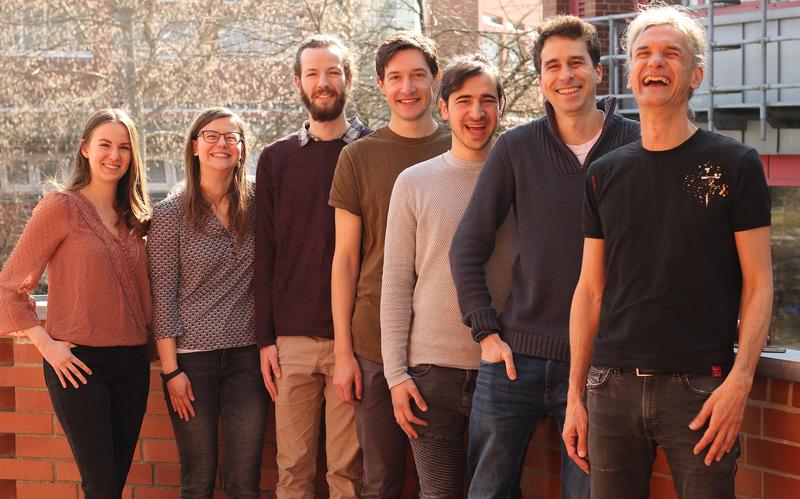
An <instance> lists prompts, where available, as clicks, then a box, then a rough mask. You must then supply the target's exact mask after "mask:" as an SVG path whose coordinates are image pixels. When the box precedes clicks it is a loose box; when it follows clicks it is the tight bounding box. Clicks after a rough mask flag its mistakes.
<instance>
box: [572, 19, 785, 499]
mask: <svg viewBox="0 0 800 499" xmlns="http://www.w3.org/2000/svg"><path fill="white" fill-rule="evenodd" d="M626 42H627V52H628V60H629V80H628V86H629V87H630V88H631V89H632V91H633V93H634V95H635V97H636V100H637V102H638V104H639V109H640V116H641V125H642V128H641V133H642V140H641V141H638V142H633V143H630V144H628V145H626V146H623V147H621V148H619V149H617V150H615V151H613V152H611V153H609V154H607V155H606V156H604V157H602V158H600V159H599V160H597V161H595V162H594V163H592V165H591V167H590V168H589V171H588V174H587V180H586V197H585V211H584V235H585V243H584V256H583V268H582V270H581V277H580V279H579V282H578V286H577V288H576V290H575V296H574V298H573V303H572V313H571V318H570V346H571V350H570V353H571V371H570V387H569V395H568V407H567V420H566V422H565V427H564V432H563V437H564V442H565V444H566V446H567V448H568V452H569V454H570V457H572V459H573V460H574V461H575V462H576V463H578V464H579V465H580V466H581V467H582V468H583V469H584V471H586V472H587V473H588V472H589V470H590V463H591V477H592V478H591V489H592V497H593V498H611V497H614V498H616V497H641V498H647V497H648V495H649V491H648V487H649V479H650V474H651V471H652V464H653V459H654V457H655V449H656V446H661V447H662V448H663V449H664V452H665V454H666V456H667V461H668V462H669V465H670V468H671V471H672V476H673V481H674V483H675V487H676V490H677V491H678V494H679V496H680V497H681V498H708V497H715V498H716V497H731V498H732V497H733V496H734V476H735V472H736V457H737V454H738V452H731V450H738V448H737V446H736V442H737V435H738V432H739V427H740V425H741V421H742V417H743V413H744V407H745V403H746V400H747V394H748V392H749V391H750V387H751V386H752V381H753V375H754V373H755V367H756V364H757V361H758V357H759V353H760V350H761V345H762V344H763V343H764V339H765V337H766V334H767V330H768V328H769V321H770V312H771V304H772V270H771V256H770V228H769V225H770V206H769V194H768V191H767V185H766V180H765V178H764V171H763V168H762V166H761V162H760V160H759V157H758V154H757V153H756V151H755V150H753V148H751V147H749V146H745V145H743V144H741V143H739V142H737V141H734V140H732V139H728V138H725V137H722V136H720V135H716V134H714V133H710V132H706V131H704V130H699V129H698V128H697V127H696V126H695V125H694V124H693V123H692V122H691V121H690V120H689V119H688V118H687V116H688V113H687V111H688V100H689V98H690V97H691V94H692V92H693V90H694V89H696V88H697V87H698V86H699V85H700V82H701V81H702V78H703V43H704V33H703V28H702V27H701V26H700V24H699V23H698V22H697V21H695V20H694V19H693V18H691V17H690V16H689V15H687V14H686V13H685V12H684V11H681V10H678V9H676V8H673V7H658V8H651V9H647V10H645V11H643V12H642V13H641V14H640V15H639V16H637V18H636V19H635V20H634V21H633V22H632V24H631V25H630V27H629V29H628V33H627V35H626ZM737 320H738V323H737ZM737 339H738V341H739V353H738V355H737V356H736V357H735V358H734V354H733V343H734V342H735V341H737ZM590 364H591V367H590ZM587 378H588V382H587ZM587 392H588V393H587ZM585 394H586V406H584V395H585ZM587 408H588V418H587ZM587 434H588V438H587Z"/></svg>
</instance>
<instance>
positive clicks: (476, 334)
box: [472, 329, 497, 343]
mask: <svg viewBox="0 0 800 499" xmlns="http://www.w3.org/2000/svg"><path fill="white" fill-rule="evenodd" d="M495 333H497V331H490V330H488V329H481V330H479V331H477V332H476V331H474V330H473V331H472V339H473V340H475V341H476V342H477V343H480V342H481V340H482V339H484V338H486V337H487V336H489V335H490V334H495Z"/></svg>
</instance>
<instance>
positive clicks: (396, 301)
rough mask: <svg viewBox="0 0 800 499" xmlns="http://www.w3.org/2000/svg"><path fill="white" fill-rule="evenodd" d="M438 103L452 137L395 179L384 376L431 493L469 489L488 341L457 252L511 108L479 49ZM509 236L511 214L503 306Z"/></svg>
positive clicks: (493, 282)
mask: <svg viewBox="0 0 800 499" xmlns="http://www.w3.org/2000/svg"><path fill="white" fill-rule="evenodd" d="M438 104H439V109H440V111H441V113H442V117H443V118H444V119H445V120H446V121H448V123H449V125H450V128H451V130H452V145H451V148H450V150H449V151H447V152H446V153H444V154H441V155H439V156H436V157H434V158H432V159H430V160H428V161H425V162H422V163H419V164H417V165H415V166H413V167H411V168H408V169H407V170H405V171H404V172H403V173H401V174H400V176H399V177H398V179H397V182H396V183H395V186H394V190H393V191H392V197H391V203H390V205H389V218H388V223H387V228H386V242H385V250H384V266H383V286H382V290H381V351H382V354H383V368H384V374H385V376H386V380H387V382H388V383H389V388H390V389H391V394H392V405H393V407H394V415H395V419H396V420H397V423H398V424H399V425H400V427H401V428H402V429H403V431H404V432H405V433H406V434H407V435H408V436H409V437H410V439H411V448H412V450H413V453H414V461H415V462H416V466H417V472H418V475H419V480H420V497H423V498H424V497H461V495H462V492H461V488H462V485H463V482H464V475H465V462H466V458H465V455H464V434H465V429H466V427H467V422H468V421H469V413H470V407H471V400H472V392H473V391H474V388H475V379H476V376H477V372H478V371H477V369H478V367H479V363H480V346H479V345H478V343H476V342H474V341H473V340H472V338H471V336H470V330H469V328H468V327H467V326H465V325H464V324H462V322H461V313H460V311H459V308H458V300H457V297H456V290H455V285H454V284H453V279H452V277H451V275H450V263H449V258H448V250H449V247H450V241H451V240H452V237H453V234H454V233H455V230H456V228H457V227H458V223H459V221H460V220H461V216H462V214H463V212H464V208H465V207H466V205H467V203H468V201H469V199H470V196H471V195H472V191H473V189H474V187H475V183H476V182H477V180H478V174H479V173H480V171H481V167H482V166H483V162H484V161H485V159H486V157H487V155H488V154H489V151H490V150H491V147H492V142H493V140H492V138H493V135H494V132H495V129H496V127H497V120H498V117H499V116H500V114H501V112H502V109H503V104H504V99H503V89H502V87H501V84H500V80H499V78H498V75H497V70H496V68H494V67H493V66H492V65H491V64H490V63H489V62H488V61H487V60H486V59H484V58H483V57H481V56H478V55H472V56H465V57H461V58H458V59H456V60H455V61H453V62H452V63H451V64H450V65H449V66H448V67H447V68H446V69H445V71H444V74H443V76H442V82H441V95H440V98H439V101H438ZM509 236H510V226H509V221H508V220H507V221H506V223H505V224H504V226H503V227H501V229H500V231H499V233H498V243H497V245H496V247H495V251H494V255H493V257H492V259H491V260H490V262H489V264H488V265H487V274H488V275H489V280H490V283H489V284H490V287H491V288H492V291H493V292H492V296H493V297H495V298H496V300H497V302H498V304H502V303H503V301H504V299H505V296H506V294H507V291H508V287H509V285H510V284H509V283H510V262H511V255H510V244H509Z"/></svg>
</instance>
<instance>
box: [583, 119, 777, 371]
mask: <svg viewBox="0 0 800 499" xmlns="http://www.w3.org/2000/svg"><path fill="white" fill-rule="evenodd" d="M585 192H586V195H585V204H584V235H585V236H586V237H591V238H599V239H603V240H604V248H605V261H606V264H605V274H606V285H605V289H604V291H603V299H602V305H601V311H600V327H599V330H598V333H597V337H596V340H595V344H594V351H593V356H592V363H593V364H595V365H600V366H607V367H623V368H636V367H640V368H650V369H662V370H666V371H670V372H682V373H692V374H704V375H711V374H712V372H713V371H712V369H713V367H714V366H722V367H723V369H727V368H729V367H730V365H731V364H732V362H733V342H734V341H736V337H737V331H738V329H737V319H738V317H739V303H740V301H741V292H742V274H741V267H740V265H739V255H738V251H737V247H736V239H735V232H737V231H744V230H750V229H754V228H757V227H763V226H766V225H769V224H770V207H769V191H768V190H767V184H766V178H765V176H764V169H763V166H762V165H761V161H760V160H759V157H758V153H757V152H756V151H755V150H754V149H753V148H751V147H749V146H746V145H744V144H742V143H740V142H737V141H735V140H733V139H730V138H727V137H723V136H720V135H716V134H713V133H710V132H706V131H704V130H698V131H697V132H696V133H695V134H694V135H693V136H692V137H691V138H689V139H688V140H687V141H686V142H684V143H683V144H681V145H679V146H678V147H676V148H674V149H670V150H667V151H649V150H646V149H644V148H643V147H642V143H641V141H639V142H635V143H631V144H628V145H626V146H623V147H621V148H619V149H617V150H615V151H613V152H611V153H609V154H607V155H606V156H603V157H602V158H600V159H598V160H597V161H595V162H594V163H592V165H591V166H590V167H589V171H588V174H587V180H586V182H585ZM717 369H719V367H718V368H717Z"/></svg>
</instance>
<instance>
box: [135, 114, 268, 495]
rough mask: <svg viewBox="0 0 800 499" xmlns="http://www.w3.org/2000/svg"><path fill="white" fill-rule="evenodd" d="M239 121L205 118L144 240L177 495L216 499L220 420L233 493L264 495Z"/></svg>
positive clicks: (262, 399)
mask: <svg viewBox="0 0 800 499" xmlns="http://www.w3.org/2000/svg"><path fill="white" fill-rule="evenodd" d="M246 158H247V146H246V141H245V136H244V126H243V123H242V120H241V119H240V118H239V117H238V116H237V115H235V114H234V113H233V112H232V111H230V110H228V109H225V108H211V109H208V110H206V111H203V112H202V113H200V115H199V116H198V117H197V118H195V120H194V124H193V125H192V127H191V129H190V130H189V133H188V136H187V137H186V147H185V152H184V163H185V168H186V185H185V187H184V188H183V189H182V190H181V191H180V192H178V193H177V194H176V195H174V196H170V197H168V198H167V199H165V200H164V201H162V202H160V203H158V204H157V205H156V206H155V207H154V209H153V220H152V225H151V228H150V233H149V235H148V243H147V247H148V256H149V260H150V279H151V282H152V289H153V310H154V318H153V330H154V333H155V337H156V340H157V341H156V344H157V347H158V353H159V356H160V358H161V368H162V371H163V372H162V374H161V376H162V377H163V380H164V395H165V398H166V401H167V405H168V407H169V410H170V416H171V418H172V426H173V429H174V430H175V437H176V439H177V442H178V451H179V453H180V460H181V497H193V498H194V497H204V498H211V497H212V495H213V491H214V478H215V476H216V470H217V441H218V437H217V428H218V421H219V419H220V418H222V422H223V424H222V427H223V429H224V435H223V445H224V448H223V453H222V455H223V460H224V466H223V467H222V470H223V471H222V478H223V480H222V482H223V485H224V488H225V492H226V493H227V495H228V496H229V497H236V498H251V497H252V498H257V497H259V479H260V476H261V473H260V471H261V469H260V468H261V449H262V442H263V440H264V426H265V418H266V412H267V394H266V391H265V389H264V383H263V381H262V378H261V370H260V367H259V355H258V349H257V348H256V339H255V332H254V327H253V294H252V291H251V280H252V277H253V227H254V225H253V224H254V211H255V209H254V207H255V198H254V193H253V188H252V186H251V184H250V182H249V181H248V179H247V168H246V166H245V160H246Z"/></svg>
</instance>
